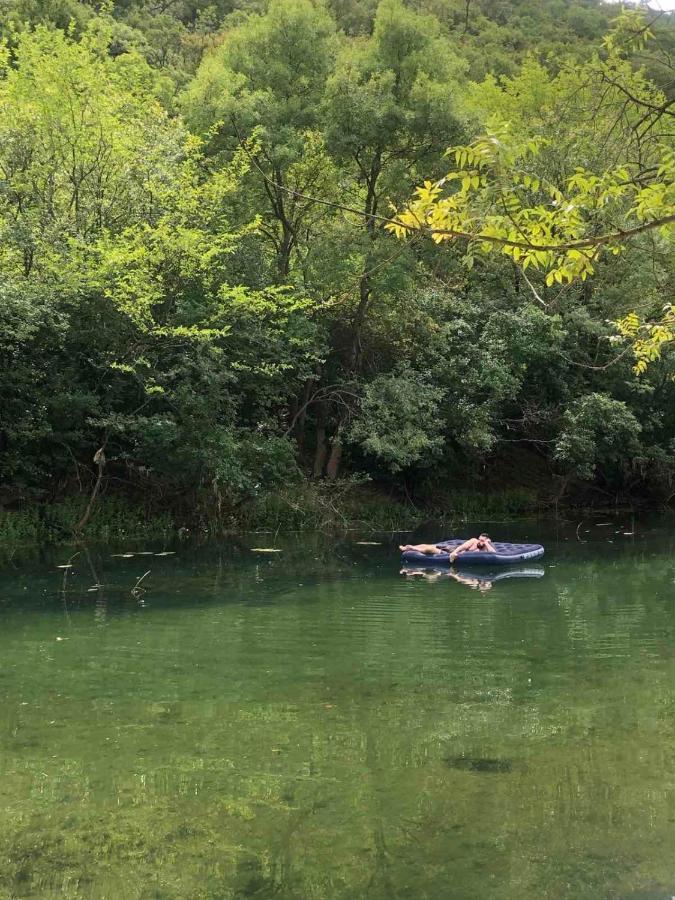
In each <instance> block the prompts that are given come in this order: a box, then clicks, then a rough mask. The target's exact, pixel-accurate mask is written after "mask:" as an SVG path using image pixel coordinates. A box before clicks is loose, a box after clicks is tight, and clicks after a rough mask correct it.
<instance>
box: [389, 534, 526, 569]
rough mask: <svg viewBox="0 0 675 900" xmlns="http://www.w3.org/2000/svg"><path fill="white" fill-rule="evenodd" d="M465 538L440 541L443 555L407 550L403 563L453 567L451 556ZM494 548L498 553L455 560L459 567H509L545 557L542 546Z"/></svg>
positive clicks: (466, 555)
mask: <svg viewBox="0 0 675 900" xmlns="http://www.w3.org/2000/svg"><path fill="white" fill-rule="evenodd" d="M464 540H465V539H463V538H457V539H456V540H452V541H439V542H438V543H437V545H436V546H437V547H441V548H442V549H443V552H442V553H435V554H433V555H432V554H426V553H418V552H417V551H416V550H406V551H405V552H404V553H403V554H402V555H401V562H402V563H404V565H406V566H438V565H445V566H449V565H452V563H451V562H450V554H451V553H452V551H453V550H454V549H455V547H459V545H460V544H463V543H464ZM492 546H493V547H494V548H495V550H496V551H497V552H496V553H487V552H486V551H485V550H473V551H471V552H469V553H460V554H459V556H457V557H456V559H455V565H457V566H478V565H480V566H495V565H498V566H508V565H512V564H513V563H520V562H525V561H526V560H532V559H539V557H540V556H543V555H544V548H543V547H542V545H541V544H510V543H506V542H503V541H502V542H500V541H493V542H492Z"/></svg>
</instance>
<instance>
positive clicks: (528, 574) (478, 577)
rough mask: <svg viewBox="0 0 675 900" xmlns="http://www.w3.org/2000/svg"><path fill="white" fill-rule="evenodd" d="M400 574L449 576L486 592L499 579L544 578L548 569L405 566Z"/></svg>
mask: <svg viewBox="0 0 675 900" xmlns="http://www.w3.org/2000/svg"><path fill="white" fill-rule="evenodd" d="M399 574H401V575H405V576H406V578H422V579H423V580H424V581H443V580H444V579H447V578H449V579H450V580H451V581H456V582H457V583H458V584H463V585H466V587H469V588H472V589H473V590H477V591H480V592H481V593H485V592H486V591H489V590H491V589H492V587H493V585H494V584H495V583H496V582H497V581H505V580H507V579H512V578H542V577H543V576H544V575H545V574H546V570H545V569H544V568H543V567H542V566H521V567H517V566H516V567H508V568H504V569H499V570H497V571H489V570H488V571H485V572H482V571H480V570H478V569H476V567H475V566H472V567H471V568H468V569H461V568H456V569H450V568H448V567H447V566H444V567H437V568H436V567H432V566H423V567H415V566H404V567H403V568H402V569H401V570H400V573H399Z"/></svg>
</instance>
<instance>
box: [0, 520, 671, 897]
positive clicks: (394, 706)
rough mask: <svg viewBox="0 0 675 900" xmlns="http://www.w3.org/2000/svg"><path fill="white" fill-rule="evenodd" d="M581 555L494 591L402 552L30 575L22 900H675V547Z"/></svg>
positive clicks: (58, 559)
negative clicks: (674, 899) (434, 571)
mask: <svg viewBox="0 0 675 900" xmlns="http://www.w3.org/2000/svg"><path fill="white" fill-rule="evenodd" d="M608 518H609V517H606V518H605V519H604V520H600V521H608ZM596 521H597V520H596ZM576 525H577V523H576V522H575V523H573V524H572V525H570V526H568V527H567V528H562V527H554V526H546V527H545V526H543V525H541V524H540V525H539V526H536V527H535V526H534V525H527V526H519V527H518V528H516V526H513V527H509V528H508V530H507V529H506V527H504V528H503V529H501V530H500V529H499V528H494V529H493V531H494V532H495V537H496V538H499V537H500V536H509V537H513V538H518V537H520V538H524V537H526V536H528V537H529V538H530V540H532V539H535V538H536V537H537V536H539V535H543V536H544V538H545V540H546V543H547V549H548V552H547V555H546V557H545V558H544V559H543V560H542V561H541V564H534V565H531V566H529V568H530V569H533V570H537V569H538V570H539V572H543V573H544V574H543V576H542V577H528V578H512V579H503V580H499V581H495V582H494V583H493V584H492V587H491V589H489V590H487V589H486V583H485V582H481V585H480V587H481V588H482V589H481V590H479V589H478V585H475V584H474V585H473V586H472V585H471V584H462V583H458V582H456V581H452V580H450V579H448V578H446V577H440V578H438V579H436V580H433V579H424V578H422V577H415V576H413V577H405V576H402V575H401V574H399V565H398V554H397V552H396V551H395V546H394V545H395V540H394V539H393V538H392V537H391V536H385V537H379V538H378V537H375V538H374V537H372V536H369V537H367V538H366V539H368V540H378V539H379V540H381V541H382V542H383V543H382V544H381V545H380V546H359V545H357V544H356V543H355V541H356V539H357V537H356V536H353V537H352V538H351V539H343V540H340V541H337V542H331V543H327V542H326V541H320V540H318V539H317V540H312V541H309V542H307V539H302V540H301V539H300V538H297V539H293V538H287V539H284V540H281V539H280V538H277V539H276V540H275V539H274V537H273V536H271V535H255V536H253V535H252V536H248V537H243V538H241V539H239V540H238V541H237V542H236V543H235V545H234V546H231V547H227V546H225V545H224V544H221V545H210V546H206V547H201V548H196V547H192V546H190V545H187V544H180V545H178V546H173V547H170V548H168V549H171V550H174V551H175V554H174V555H170V556H149V555H147V556H138V555H137V556H134V557H130V558H123V557H115V556H112V554H113V553H119V552H124V551H127V550H129V551H131V550H147V549H148V548H143V547H141V545H138V544H136V545H135V546H134V547H119V546H116V547H96V548H93V549H89V550H88V551H87V552H84V551H82V552H81V553H80V555H79V556H77V557H76V558H75V559H74V560H73V569H72V570H63V569H57V568H56V566H57V565H58V564H62V563H65V562H66V561H67V559H68V557H69V556H70V555H71V554H72V553H74V552H75V550H76V548H62V549H59V550H52V551H49V552H44V553H42V554H41V553H39V552H38V551H35V552H34V553H33V554H32V555H31V554H29V555H24V556H23V557H18V556H14V557H11V558H8V559H5V560H4V562H3V565H2V568H1V569H0V700H1V705H0V765H1V777H0V897H3V898H10V897H11V898H14V897H66V898H67V897H73V898H75V897H96V898H108V897H109V898H115V900H117V898H239V897H241V898H244V897H253V898H289V900H290V898H366V897H367V898H374V900H380V898H381V900H390V898H411V900H417V898H430V900H441V898H443V900H445V898H461V900H464V898H466V900H473V898H490V900H491V898H495V900H516V898H518V900H521V898H537V900H539V898H574V900H577V898H593V900H596V898H631V900H640V898H642V900H648V898H653V900H666V898H667V900H670V897H671V896H672V895H673V894H675V699H674V693H673V688H674V686H675V652H674V647H675V643H674V641H675V561H674V557H673V550H675V528H674V527H673V523H672V521H671V522H670V523H668V522H666V521H662V522H656V523H651V524H650V526H649V527H647V526H646V525H644V526H643V525H639V526H636V525H632V524H631V523H630V521H629V520H622V519H619V518H616V519H614V520H613V522H612V524H611V525H600V526H599V525H597V524H596V523H595V522H593V521H591V522H590V523H584V524H583V525H582V526H580V527H579V529H578V531H577V527H576ZM500 531H508V534H505V535H502V534H501V533H498V532H500ZM622 531H635V534H633V535H624V534H622V533H621V532H622ZM616 532H618V533H616ZM424 537H429V538H430V537H432V533H428V534H426V535H424ZM303 544H304V546H303ZM256 546H257V547H260V546H262V547H265V546H276V547H281V548H283V552H282V553H279V554H267V555H266V554H253V553H250V552H249V550H248V549H247V548H250V547H256ZM154 549H162V548H154ZM147 570H150V575H148V576H147V578H146V579H145V580H144V582H142V584H141V586H140V587H141V588H142V587H143V585H145V586H146V587H147V592H146V593H145V594H142V593H141V592H140V589H139V592H138V595H137V596H134V595H133V594H132V593H131V590H132V588H133V587H134V585H135V584H136V582H137V580H138V578H139V577H140V576H142V575H143V573H144V572H146V571H147ZM64 572H67V573H68V574H67V575H66V576H65V577H64ZM95 584H100V585H102V586H101V587H93V589H92V586H93V585H95Z"/></svg>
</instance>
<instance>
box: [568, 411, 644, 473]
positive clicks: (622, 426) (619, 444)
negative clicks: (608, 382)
mask: <svg viewBox="0 0 675 900" xmlns="http://www.w3.org/2000/svg"><path fill="white" fill-rule="evenodd" d="M641 430H642V429H641V426H640V423H639V422H638V421H637V419H636V418H635V416H634V415H633V413H632V412H631V411H630V410H629V409H628V407H627V406H626V404H625V403H623V402H622V401H621V400H614V399H613V398H612V397H608V396H607V395H606V394H589V395H588V396H586V397H583V398H581V399H580V400H577V401H575V402H574V403H573V404H571V405H570V407H569V409H567V410H566V411H565V414H564V415H563V421H562V430H561V432H560V435H559V437H558V440H557V442H556V445H555V453H554V459H555V460H556V461H557V462H558V463H560V464H561V465H562V466H564V467H565V468H566V469H568V470H571V471H572V472H574V474H576V475H579V476H580V477H581V478H591V477H592V476H593V475H594V473H595V470H596V468H597V467H598V466H609V465H615V464H617V463H620V462H621V461H622V460H624V461H627V460H628V459H630V458H631V457H633V456H634V455H635V454H636V453H637V451H638V448H639V443H638V439H639V436H640V431H641Z"/></svg>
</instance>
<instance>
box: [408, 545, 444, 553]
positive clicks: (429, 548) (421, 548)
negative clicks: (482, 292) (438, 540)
mask: <svg viewBox="0 0 675 900" xmlns="http://www.w3.org/2000/svg"><path fill="white" fill-rule="evenodd" d="M399 550H400V551H401V553H405V552H406V551H407V550H414V551H415V552H417V553H424V554H426V555H427V556H435V555H436V554H437V553H442V552H443V551H442V550H439V549H438V547H437V546H436V544H401V545H400V547H399Z"/></svg>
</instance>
